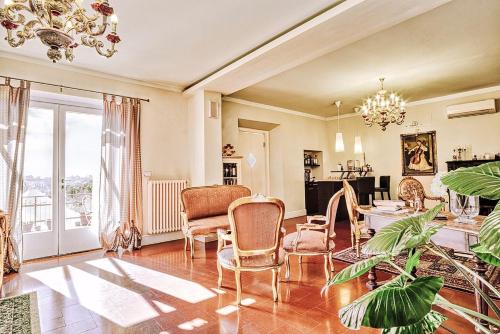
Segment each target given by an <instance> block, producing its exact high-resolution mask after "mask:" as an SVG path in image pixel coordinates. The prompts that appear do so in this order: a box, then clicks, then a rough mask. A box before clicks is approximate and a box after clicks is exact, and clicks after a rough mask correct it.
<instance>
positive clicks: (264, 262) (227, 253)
mask: <svg viewBox="0 0 500 334" xmlns="http://www.w3.org/2000/svg"><path fill="white" fill-rule="evenodd" d="M217 258H218V259H219V261H220V263H221V264H222V265H223V266H225V267H230V268H235V267H236V261H235V260H234V251H233V246H227V247H224V248H223V249H222V250H221V251H220V252H219V253H218V254H217ZM284 261H285V252H284V251H283V249H281V248H280V250H279V256H278V263H276V265H282V264H283V262H284ZM273 265H274V263H273V258H272V256H264V255H255V256H245V257H241V266H242V267H247V268H256V267H267V266H273Z"/></svg>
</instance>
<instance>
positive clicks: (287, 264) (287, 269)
mask: <svg viewBox="0 0 500 334" xmlns="http://www.w3.org/2000/svg"><path fill="white" fill-rule="evenodd" d="M289 280H290V255H289V254H286V255H285V281H287V282H288V281H289Z"/></svg>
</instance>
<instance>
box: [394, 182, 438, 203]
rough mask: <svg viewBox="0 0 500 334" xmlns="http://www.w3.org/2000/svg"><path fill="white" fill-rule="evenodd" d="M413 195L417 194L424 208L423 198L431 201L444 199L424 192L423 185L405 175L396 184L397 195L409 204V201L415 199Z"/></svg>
mask: <svg viewBox="0 0 500 334" xmlns="http://www.w3.org/2000/svg"><path fill="white" fill-rule="evenodd" d="M415 196H418V198H419V199H420V203H422V208H423V209H425V200H426V199H428V200H431V201H440V202H444V201H445V199H444V198H443V197H439V196H436V197H434V196H429V195H427V194H426V193H425V189H424V186H423V185H422V183H420V181H418V180H417V179H415V178H413V177H411V176H406V177H404V178H403V179H402V180H401V182H399V186H398V197H399V199H400V200H403V201H405V203H406V205H407V206H409V205H410V202H413V201H414V200H415Z"/></svg>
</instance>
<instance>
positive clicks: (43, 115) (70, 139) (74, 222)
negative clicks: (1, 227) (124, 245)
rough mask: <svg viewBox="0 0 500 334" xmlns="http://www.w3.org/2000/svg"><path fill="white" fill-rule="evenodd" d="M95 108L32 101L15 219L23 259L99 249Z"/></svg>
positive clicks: (98, 131) (97, 120) (98, 123)
mask: <svg viewBox="0 0 500 334" xmlns="http://www.w3.org/2000/svg"><path fill="white" fill-rule="evenodd" d="M101 127H102V113H101V111H100V110H96V109H91V108H82V107H73V106H66V105H58V104H50V103H41V102H31V103H30V108H29V112H28V123H27V128H26V129H27V131H26V148H25V158H24V182H23V193H22V197H21V215H20V219H21V221H22V226H23V258H24V259H25V260H29V259H35V258H41V257H47V256H54V255H62V254H68V253H74V252H80V251H85V250H90V249H96V248H99V237H98V233H99V219H98V214H99V212H98V207H99V206H98V205H99V172H100V157H101Z"/></svg>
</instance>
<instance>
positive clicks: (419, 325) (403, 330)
mask: <svg viewBox="0 0 500 334" xmlns="http://www.w3.org/2000/svg"><path fill="white" fill-rule="evenodd" d="M445 320H446V317H445V316H444V315H442V314H441V313H439V312H436V311H430V312H429V313H427V315H426V316H425V317H424V318H423V319H422V320H420V321H419V322H416V323H414V324H411V325H409V326H404V327H393V328H389V329H384V330H383V331H382V334H432V333H434V332H435V331H436V329H438V327H439V326H441V324H442V323H443V322H444V321H445Z"/></svg>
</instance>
